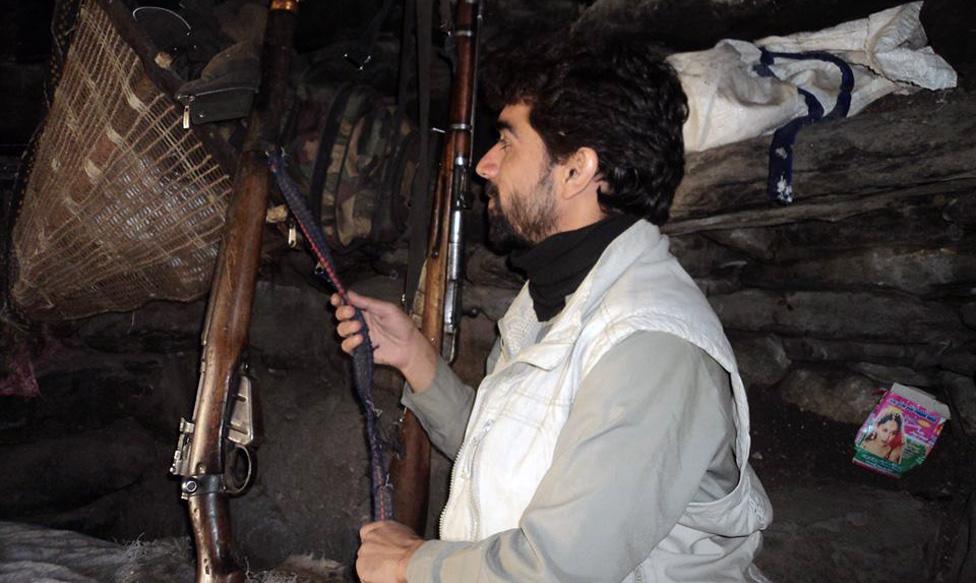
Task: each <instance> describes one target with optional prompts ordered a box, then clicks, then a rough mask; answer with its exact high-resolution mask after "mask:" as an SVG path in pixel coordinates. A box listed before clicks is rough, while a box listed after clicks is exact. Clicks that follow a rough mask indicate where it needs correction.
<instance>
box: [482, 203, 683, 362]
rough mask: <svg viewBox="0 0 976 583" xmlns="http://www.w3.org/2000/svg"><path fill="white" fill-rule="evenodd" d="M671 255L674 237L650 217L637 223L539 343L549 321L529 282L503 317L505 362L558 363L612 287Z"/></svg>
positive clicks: (612, 245) (596, 267)
mask: <svg viewBox="0 0 976 583" xmlns="http://www.w3.org/2000/svg"><path fill="white" fill-rule="evenodd" d="M667 253H668V239H667V237H665V236H663V235H662V234H661V232H660V230H659V229H658V228H657V226H655V225H653V224H651V223H649V222H648V221H645V220H640V221H637V222H636V223H634V224H633V225H632V226H631V227H630V228H628V229H627V230H626V231H624V232H623V233H621V234H620V236H618V237H617V238H616V239H614V240H613V242H612V243H610V245H608V246H607V248H606V250H605V251H604V252H603V254H602V255H600V258H599V259H598V260H597V262H596V264H595V265H594V266H593V269H591V270H590V272H589V273H588V274H587V276H586V277H585V278H584V279H583V281H582V283H580V285H579V287H578V288H577V289H576V292H575V293H573V294H572V295H571V296H570V297H569V298H568V299H567V300H566V306H565V307H564V308H563V309H562V311H560V312H559V314H557V315H556V316H555V317H553V319H552V320H550V323H551V326H550V328H549V330H548V331H547V332H546V334H545V336H543V338H541V339H539V340H538V341H537V340H536V338H537V336H538V334H539V332H540V331H541V330H542V327H543V324H542V323H540V322H539V320H538V319H537V318H536V315H535V310H533V308H532V298H531V297H530V296H529V289H528V284H526V285H524V286H523V287H522V290H521V291H520V292H519V293H518V295H517V296H516V297H515V300H514V301H512V305H511V306H509V308H508V311H507V312H506V313H505V315H504V316H503V317H502V319H501V320H499V321H498V330H499V332H500V333H501V337H502V343H503V344H502V350H503V355H504V357H505V360H508V361H519V362H527V363H529V364H532V365H534V366H538V367H540V368H544V369H551V368H553V367H555V366H556V365H557V364H558V363H559V361H560V360H561V359H562V357H563V356H564V355H565V353H566V352H567V351H568V350H569V348H570V347H571V346H572V345H573V343H574V342H575V341H576V339H577V337H578V336H579V333H580V330H581V328H582V322H583V318H584V316H585V315H587V314H588V313H589V312H590V311H591V310H592V309H594V308H595V307H596V306H597V305H598V303H599V301H600V300H601V299H602V298H603V296H604V294H606V292H607V290H608V289H609V288H610V286H611V285H613V283H614V282H616V281H617V280H618V279H619V278H620V276H621V275H622V274H623V273H624V272H625V271H626V270H627V269H628V268H629V267H630V266H631V265H633V263H634V262H635V261H637V260H638V259H639V258H641V257H646V256H648V255H653V256H660V257H662V258H663V257H666V256H667Z"/></svg>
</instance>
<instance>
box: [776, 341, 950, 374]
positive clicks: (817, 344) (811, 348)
mask: <svg viewBox="0 0 976 583" xmlns="http://www.w3.org/2000/svg"><path fill="white" fill-rule="evenodd" d="M783 346H784V348H785V349H786V355H787V356H788V357H790V358H791V359H793V360H802V361H809V362H831V361H833V362H865V361H866V362H877V363H882V364H894V365H904V366H909V367H912V368H925V367H932V366H935V365H936V364H939V362H940V357H939V356H938V354H937V350H936V347H933V346H931V345H929V344H913V343H908V342H905V343H886V342H859V341H856V340H823V339H820V338H810V337H798V338H784V339H783Z"/></svg>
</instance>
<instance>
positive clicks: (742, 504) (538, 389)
mask: <svg viewBox="0 0 976 583" xmlns="http://www.w3.org/2000/svg"><path fill="white" fill-rule="evenodd" d="M498 326H499V330H500V333H501V336H500V340H499V346H498V349H499V350H498V358H497V361H496V362H495V363H494V365H493V366H492V365H491V363H489V366H490V371H489V374H488V376H486V377H485V379H484V380H483V381H482V383H481V385H480V387H479V389H478V392H477V397H476V400H475V404H474V409H473V411H472V413H471V418H470V420H469V421H468V426H467V431H466V433H465V438H464V443H463V445H462V446H461V449H460V451H459V452H458V456H457V459H456V460H455V463H454V469H453V472H452V476H451V490H450V497H449V499H448V502H447V506H446V507H445V509H444V513H443V515H442V518H441V538H442V539H443V540H455V541H473V540H480V539H483V538H486V537H489V536H491V535H493V534H495V533H498V532H501V531H504V530H509V529H513V528H518V526H519V519H520V518H521V516H522V513H523V511H524V510H525V508H526V507H527V506H528V504H529V501H530V500H531V499H532V496H533V494H534V492H535V490H536V488H537V487H538V485H539V482H540V481H541V480H542V477H543V475H544V474H545V473H546V471H547V470H548V468H549V464H550V462H551V460H552V455H553V450H554V447H555V443H556V438H557V437H558V436H559V432H560V430H561V429H562V427H563V424H564V423H565V422H566V418H567V417H568V415H569V411H570V408H571V407H572V406H573V400H574V398H575V396H576V390H577V388H578V387H579V384H580V381H581V379H583V377H585V376H586V374H587V372H589V370H590V369H591V368H592V367H593V366H594V365H595V364H596V363H597V362H598V361H599V360H600V358H601V357H602V356H603V355H604V354H605V353H606V351H607V350H609V349H610V348H611V347H612V346H613V345H614V344H616V343H617V342H620V341H621V340H623V339H624V338H626V337H627V336H629V335H630V334H632V333H634V332H636V331H639V330H648V331H662V332H667V333H670V334H674V335H675V336H678V337H680V338H682V339H684V340H686V341H688V342H691V343H692V344H695V345H696V346H698V347H700V348H701V349H702V350H704V351H705V352H706V353H708V354H709V355H710V356H711V357H712V358H714V359H715V360H716V361H717V362H718V363H719V364H720V365H721V366H722V367H723V368H724V369H725V370H727V371H728V372H729V375H730V377H731V381H732V389H733V393H734V403H735V409H736V415H735V422H736V440H735V444H734V446H733V447H734V452H735V456H736V460H737V462H738V465H739V482H738V485H737V486H736V487H735V488H734V489H733V491H732V492H731V493H729V494H728V495H726V496H725V497H723V498H721V499H719V500H716V501H713V502H707V503H695V502H693V503H691V504H689V506H688V507H687V509H686V510H685V513H684V515H683V516H682V517H681V518H680V519H679V521H678V524H677V525H676V526H675V527H674V528H673V529H672V531H671V532H670V533H669V534H668V535H667V536H666V537H665V539H664V540H663V541H662V542H661V543H660V544H659V545H658V546H657V547H656V548H655V549H654V550H653V551H652V553H651V555H650V556H649V557H648V559H647V560H645V561H644V563H643V564H642V565H640V567H638V569H637V570H636V571H634V572H633V573H631V574H630V575H629V576H628V578H627V579H626V581H678V580H682V581H694V580H698V579H701V576H699V575H696V573H698V572H700V570H701V564H700V562H699V561H697V560H696V557H695V555H696V554H697V555H699V556H701V557H707V562H708V563H709V565H710V566H709V569H710V570H714V567H715V563H716V562H719V563H722V562H724V563H726V567H727V568H725V569H724V571H725V572H728V573H730V574H731V573H739V574H740V575H738V576H731V577H729V578H727V579H725V578H723V579H722V580H728V581H736V580H744V578H743V576H742V575H741V573H743V572H745V571H747V570H748V566H749V565H750V564H751V562H752V556H753V555H754V554H755V552H756V550H757V549H758V547H759V544H760V534H759V531H760V530H761V529H763V528H765V527H766V525H767V524H768V523H769V521H770V520H771V518H772V509H771V507H770V504H769V500H768V498H767V497H766V493H765V491H764V490H763V488H762V485H761V484H760V483H759V480H758V478H756V476H755V474H754V473H753V472H752V469H751V468H750V467H749V464H748V461H747V460H748V459H749V406H748V404H747V402H746V394H745V389H744V387H743V384H742V379H741V378H740V377H739V373H738V368H737V366H736V362H735V357H734V356H733V354H732V349H731V347H730V346H729V343H728V340H727V339H726V337H725V334H724V333H723V331H722V326H721V323H720V322H719V320H718V317H717V316H716V315H715V313H714V312H713V311H712V309H711V307H710V306H709V304H708V302H707V300H706V299H705V297H704V295H703V294H702V293H701V291H700V290H699V289H698V287H697V286H696V285H695V283H694V281H693V280H692V279H691V277H690V276H689V275H688V274H687V273H686V272H685V271H684V270H683V269H682V268H681V266H680V265H679V264H678V262H677V260H676V259H675V258H674V256H672V255H671V254H670V253H669V252H668V239H667V237H666V236H664V235H662V234H660V232H659V230H658V228H657V227H656V226H654V225H652V224H650V223H648V222H646V221H638V222H637V223H635V224H634V225H633V226H632V227H630V228H629V229H628V230H627V231H625V232H624V233H622V234H621V235H620V236H619V237H617V239H615V240H614V241H613V242H612V243H611V244H610V246H609V247H608V248H607V250H606V251H605V252H604V253H603V255H602V256H601V257H600V259H599V260H598V261H597V263H596V265H595V266H594V267H593V269H592V270H591V271H590V273H589V274H588V275H587V277H586V278H585V279H584V280H583V282H582V283H581V284H580V286H579V288H578V289H577V291H576V292H575V293H574V294H573V295H572V296H571V297H570V298H569V299H568V301H567V303H566V306H565V308H563V310H562V311H561V312H560V313H559V315H557V316H556V317H555V318H554V319H553V320H552V322H551V328H550V329H549V331H548V332H547V333H546V335H545V336H544V337H543V338H542V339H541V340H540V341H538V342H536V338H537V336H538V334H539V332H540V330H541V328H542V327H541V325H540V323H539V322H538V320H537V319H536V316H535V312H534V311H533V309H532V300H531V298H530V297H529V293H528V287H527V286H526V287H524V288H523V289H522V291H521V292H520V293H519V294H518V296H517V297H516V298H515V301H514V302H513V303H512V305H511V306H510V307H509V310H508V312H507V313H506V314H505V316H504V317H503V318H502V319H501V320H500V321H499V323H498ZM716 556H718V557H720V558H719V559H716ZM705 560H706V559H704V558H703V561H702V562H704V561H705ZM745 580H748V577H746V578H745Z"/></svg>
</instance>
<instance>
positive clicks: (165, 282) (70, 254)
mask: <svg viewBox="0 0 976 583" xmlns="http://www.w3.org/2000/svg"><path fill="white" fill-rule="evenodd" d="M181 117H182V109H181V108H180V107H179V106H178V105H177V104H175V103H174V102H173V100H172V99H171V98H170V97H169V96H168V95H167V94H166V93H165V92H164V91H163V90H161V89H159V88H158V87H157V86H156V85H155V84H154V83H153V81H152V80H151V79H150V76H149V75H148V74H147V71H146V68H145V65H144V62H143V60H141V59H140V58H139V56H138V55H137V53H136V51H135V50H134V49H133V47H132V46H130V45H129V44H128V43H127V42H126V41H125V40H123V37H122V35H120V33H119V30H118V29H117V28H116V26H115V25H113V20H112V18H110V17H109V14H108V13H107V12H106V9H105V8H104V7H103V6H102V4H101V3H100V2H98V1H96V0H83V1H82V2H81V5H80V8H79V13H78V20H77V28H76V30H75V33H74V37H73V39H72V44H71V48H70V49H69V51H68V55H67V58H66V59H65V63H64V68H63V71H62V74H61V78H60V81H59V82H58V85H57V88H56V90H55V93H54V98H53V101H52V104H51V107H50V110H49V112H48V115H47V118H46V120H45V122H44V126H43V129H42V132H41V133H40V135H39V137H38V138H37V140H36V142H35V150H34V156H33V162H32V165H31V167H30V168H29V170H28V171H29V175H28V179H27V181H26V183H25V184H26V185H25V188H24V191H23V195H22V201H21V208H20V211H19V215H18V217H17V221H16V223H15V225H14V229H13V234H12V251H13V254H14V259H15V262H16V263H15V266H16V268H15V272H14V277H13V278H12V281H11V283H10V286H11V288H10V295H11V298H12V300H13V301H14V303H15V305H16V306H17V307H18V308H19V309H20V310H21V311H23V312H24V313H25V314H26V315H27V316H29V317H31V318H33V319H37V320H63V319H71V318H80V317H83V316H88V315H91V314H95V313H100V312H107V311H121V310H131V309H134V308H136V307H138V306H139V305H141V304H143V303H144V302H146V301H148V300H151V299H171V300H191V299H195V298H198V297H200V296H201V295H203V294H205V293H206V292H207V290H208V286H209V281H210V277H211V273H212V271H213V265H214V261H215V258H216V256H217V249H218V245H219V241H220V235H221V231H222V227H223V225H224V215H225V210H226V207H227V204H228V200H229V197H230V188H231V179H230V178H229V176H228V175H227V172H225V171H224V169H223V168H222V167H221V165H220V164H218V162H217V160H216V159H215V158H214V156H213V155H211V152H210V151H209V150H208V148H207V146H206V145H205V141H204V140H203V139H202V136H201V135H199V134H198V133H197V132H196V130H184V129H183V128H182V123H181V121H182V119H181Z"/></svg>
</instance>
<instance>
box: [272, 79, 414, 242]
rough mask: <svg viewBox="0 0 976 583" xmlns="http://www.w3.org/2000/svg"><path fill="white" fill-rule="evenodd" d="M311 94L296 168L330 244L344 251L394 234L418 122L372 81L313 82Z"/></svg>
mask: <svg viewBox="0 0 976 583" xmlns="http://www.w3.org/2000/svg"><path fill="white" fill-rule="evenodd" d="M307 96H308V97H307V99H306V100H305V101H304V102H303V103H302V105H301V108H300V110H299V113H298V116H297V121H296V126H295V127H296V130H295V131H296V134H295V139H294V140H293V142H292V147H291V150H292V156H293V159H294V160H296V161H297V163H293V164H292V166H291V170H292V173H293V178H295V179H296V181H298V183H299V184H300V185H301V186H303V187H304V188H305V190H306V191H307V192H309V206H310V207H311V208H312V210H313V213H315V214H317V216H319V217H320V220H321V225H322V229H323V231H324V233H325V236H326V238H327V239H328V243H329V245H330V246H332V248H333V249H336V250H340V251H341V250H346V249H350V248H352V247H355V246H357V245H359V244H361V243H363V242H365V241H391V240H393V239H395V238H396V237H397V236H398V235H399V234H400V233H402V232H403V225H402V217H403V216H405V215H406V212H405V211H404V210H403V209H405V208H406V205H407V204H408V199H409V193H410V188H411V186H412V183H413V175H414V173H415V169H416V158H417V150H416V147H415V146H414V147H411V144H413V143H414V142H415V141H416V140H415V139H414V137H415V132H414V129H413V125H412V124H411V123H410V122H409V120H407V118H405V117H404V116H402V115H398V113H397V109H396V107H395V106H394V105H392V104H390V103H389V101H388V100H387V99H385V98H383V97H381V96H380V95H379V94H378V93H377V92H376V91H375V90H374V89H372V88H371V87H368V86H365V85H342V86H339V87H334V86H332V87H330V86H322V87H315V88H309V89H308V90H307ZM323 148H324V150H323ZM319 187H320V188H319ZM398 223H400V224H398Z"/></svg>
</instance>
